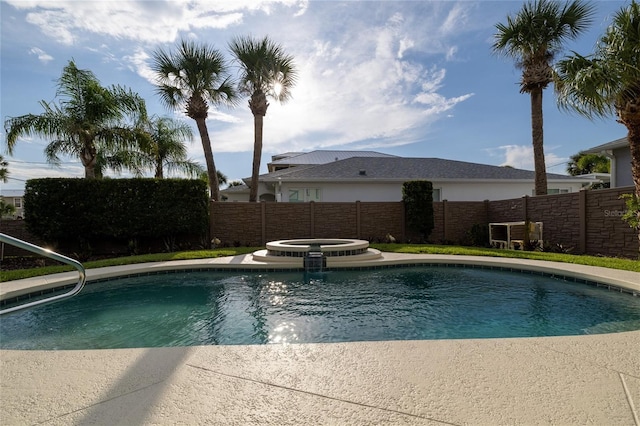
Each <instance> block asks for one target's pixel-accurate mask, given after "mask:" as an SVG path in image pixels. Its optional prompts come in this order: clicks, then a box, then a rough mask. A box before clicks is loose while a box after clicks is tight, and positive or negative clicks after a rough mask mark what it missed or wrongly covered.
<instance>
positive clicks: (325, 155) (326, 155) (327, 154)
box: [269, 150, 396, 165]
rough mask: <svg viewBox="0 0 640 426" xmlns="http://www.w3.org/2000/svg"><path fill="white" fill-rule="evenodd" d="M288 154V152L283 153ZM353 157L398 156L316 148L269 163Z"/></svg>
mask: <svg viewBox="0 0 640 426" xmlns="http://www.w3.org/2000/svg"><path fill="white" fill-rule="evenodd" d="M283 155H286V154H283ZM351 157H396V156H395V155H390V154H383V153H381V152H375V151H331V150H326V151H325V150H316V151H311V152H304V153H300V154H297V155H292V156H287V157H286V158H282V159H279V160H275V161H272V162H271V163H269V164H273V165H278V164H284V165H287V164H295V165H303V164H325V163H331V162H333V161H339V160H344V159H346V158H351Z"/></svg>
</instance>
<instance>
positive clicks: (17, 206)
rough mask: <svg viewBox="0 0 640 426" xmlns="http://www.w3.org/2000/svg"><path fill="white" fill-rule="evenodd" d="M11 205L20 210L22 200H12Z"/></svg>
mask: <svg viewBox="0 0 640 426" xmlns="http://www.w3.org/2000/svg"><path fill="white" fill-rule="evenodd" d="M13 205H14V206H15V208H17V209H19V208H21V207H22V198H14V199H13Z"/></svg>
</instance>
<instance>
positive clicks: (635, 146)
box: [627, 122, 640, 250]
mask: <svg viewBox="0 0 640 426" xmlns="http://www.w3.org/2000/svg"><path fill="white" fill-rule="evenodd" d="M627 129H629V132H628V133H627V140H628V141H629V149H630V150H631V176H632V178H633V185H634V187H635V194H636V198H637V199H638V200H640V122H638V123H636V124H635V126H634V125H629V126H627ZM636 216H637V220H638V222H640V210H638V211H637V212H636ZM636 231H638V243H639V244H640V229H636ZM638 250H640V245H639V246H638Z"/></svg>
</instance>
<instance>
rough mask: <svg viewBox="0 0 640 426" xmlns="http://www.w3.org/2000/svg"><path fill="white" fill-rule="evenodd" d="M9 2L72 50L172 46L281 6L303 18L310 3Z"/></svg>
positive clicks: (266, 0)
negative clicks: (97, 42)
mask: <svg viewBox="0 0 640 426" xmlns="http://www.w3.org/2000/svg"><path fill="white" fill-rule="evenodd" d="M8 3H10V4H11V5H12V6H14V7H16V8H18V9H24V10H28V11H29V12H28V14H27V22H29V23H30V24H33V25H35V26H37V27H39V28H40V30H41V31H42V32H43V33H45V34H47V35H48V36H49V37H51V38H53V39H55V40H57V41H58V42H59V43H62V44H66V45H72V44H77V43H78V42H79V40H80V38H81V37H82V35H83V34H84V33H93V34H98V35H102V36H109V37H113V38H115V39H120V40H135V41H139V42H145V43H157V42H172V41H174V40H175V39H176V38H177V35H178V32H180V31H184V32H188V31H192V30H196V29H205V28H216V29H223V28H228V27H232V26H236V25H239V24H240V23H241V22H242V21H243V18H244V15H245V13H255V12H257V11H261V12H263V13H266V14H269V13H271V11H272V9H273V8H274V6H276V5H284V6H287V7H290V8H294V9H296V8H297V12H296V15H298V16H299V15H301V14H303V13H304V11H305V10H306V8H307V7H308V1H306V0H280V1H276V0H263V1H258V0H242V1H239V0H235V1H224V2H218V1H216V2H213V1H207V0H195V1H186V0H169V1H163V2H160V1H146V0H137V1H118V2H116V1H73V0H49V1H47V0H39V1H36V0H33V1H24V0H10V1H8Z"/></svg>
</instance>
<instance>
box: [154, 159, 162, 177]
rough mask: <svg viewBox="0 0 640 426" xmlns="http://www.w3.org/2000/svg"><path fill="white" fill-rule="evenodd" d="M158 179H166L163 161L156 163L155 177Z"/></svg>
mask: <svg viewBox="0 0 640 426" xmlns="http://www.w3.org/2000/svg"><path fill="white" fill-rule="evenodd" d="M155 178H156V179H163V178H164V170H163V168H162V161H158V162H157V163H156V175H155Z"/></svg>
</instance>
